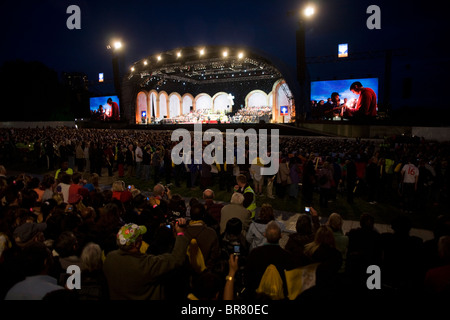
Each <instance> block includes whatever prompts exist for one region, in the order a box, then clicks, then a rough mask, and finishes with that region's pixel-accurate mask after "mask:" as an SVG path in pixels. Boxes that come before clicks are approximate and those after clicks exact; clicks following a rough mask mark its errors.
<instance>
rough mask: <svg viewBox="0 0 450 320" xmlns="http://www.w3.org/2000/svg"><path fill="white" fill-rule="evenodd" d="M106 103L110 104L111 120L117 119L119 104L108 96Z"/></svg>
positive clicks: (118, 116)
mask: <svg viewBox="0 0 450 320" xmlns="http://www.w3.org/2000/svg"><path fill="white" fill-rule="evenodd" d="M106 103H107V104H108V105H110V106H111V116H110V119H111V120H119V119H120V114H119V105H118V104H117V103H116V102H114V101H112V99H111V98H108V100H107V102H106Z"/></svg>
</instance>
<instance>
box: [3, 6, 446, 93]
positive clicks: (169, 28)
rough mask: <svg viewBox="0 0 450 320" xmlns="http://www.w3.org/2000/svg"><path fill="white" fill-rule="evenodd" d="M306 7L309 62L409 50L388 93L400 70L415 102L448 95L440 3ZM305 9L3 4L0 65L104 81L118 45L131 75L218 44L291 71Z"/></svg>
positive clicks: (368, 69) (369, 64) (369, 65)
mask: <svg viewBox="0 0 450 320" xmlns="http://www.w3.org/2000/svg"><path fill="white" fill-rule="evenodd" d="M312 2H313V3H315V5H316V14H315V16H314V17H313V18H312V19H311V20H308V21H307V22H306V56H307V57H317V56H331V55H337V45H338V44H339V43H348V44H349V52H350V54H352V53H353V52H370V51H383V50H387V49H400V48H408V49H410V50H411V51H410V52H412V53H411V54H409V56H408V57H407V58H408V59H409V60H408V62H405V63H404V65H403V64H402V63H403V60H402V58H401V57H400V58H398V59H400V60H399V61H400V62H399V61H398V59H397V60H394V63H393V67H392V72H393V86H394V88H395V86H396V84H395V81H396V78H395V77H396V76H399V75H400V74H401V73H402V72H403V73H405V74H406V76H410V77H414V78H416V77H417V79H418V80H417V81H416V82H414V85H415V86H416V87H417V86H419V87H420V89H423V90H424V91H423V93H422V94H421V97H423V96H428V95H429V94H432V93H433V92H434V96H436V95H437V92H436V85H437V88H438V89H444V88H445V86H444V83H445V82H446V81H447V82H448V78H446V76H445V74H447V71H445V70H448V69H449V58H448V54H447V53H446V52H445V50H444V49H443V48H444V47H445V46H446V43H445V42H446V39H447V38H448V31H449V30H450V28H449V20H450V19H448V18H447V17H446V15H445V14H446V13H445V10H443V9H442V8H440V5H438V4H436V3H433V6H431V5H430V4H429V3H426V2H422V3H421V4H420V5H416V4H413V2H410V1H404V0H402V1H392V0H391V1H375V0H374V1H365V0H363V1H357V0H333V1H331V0H329V1H325V0H321V1H312ZM301 4H302V1H299V0H296V1H293V0H277V1H275V0H272V1H246V0H239V1H235V0H228V1H222V0H219V1H216V0H214V1H211V0H210V1H203V0H201V1H198V0H193V1H140V0H130V1H64V0H57V1H56V0H53V1H10V0H5V1H2V2H1V4H0V17H1V18H0V27H1V30H2V46H1V48H2V49H1V50H0V64H3V63H4V62H5V61H9V60H15V59H23V60H25V61H32V60H37V61H41V62H43V63H44V64H45V65H47V66H48V67H50V68H52V69H54V70H55V71H57V72H58V74H61V72H64V71H66V72H84V73H86V74H87V75H88V77H89V79H90V80H91V81H95V80H96V79H97V77H98V73H99V72H103V73H104V74H105V79H106V80H108V79H111V78H112V65H111V52H110V51H109V50H107V49H106V46H107V45H108V44H109V43H110V42H111V41H112V40H113V39H119V40H121V41H122V42H123V43H124V48H123V50H124V51H123V54H124V58H125V64H124V65H125V66H126V67H127V68H128V66H130V65H131V64H132V63H133V62H135V61H137V60H140V59H142V58H144V57H145V56H148V55H152V54H156V53H158V52H162V51H165V50H171V49H174V48H178V47H183V46H196V45H222V44H223V45H243V46H246V47H250V48H256V49H258V50H260V51H262V52H265V53H266V54H267V56H268V57H273V58H274V59H275V60H280V61H282V63H284V64H285V65H287V66H288V68H291V69H292V70H295V68H296V44H295V31H296V29H297V19H298V14H297V13H296V14H289V12H298V11H299V9H300V8H301ZM69 5H77V6H79V8H80V10H81V30H69V29H68V28H67V27H66V21H67V19H68V18H69V17H70V14H68V13H66V10H67V7H68V6H69ZM369 5H378V6H379V7H380V9H381V29H380V30H369V29H368V28H367V26H366V20H367V19H368V18H369V16H370V14H368V13H366V10H367V7H368V6H369ZM394 59H396V58H395V56H394ZM383 63H384V62H383V60H381V61H378V60H377V61H370V60H364V61H356V62H354V63H353V65H352V66H350V67H348V66H346V65H345V64H340V65H330V64H311V65H309V66H308V68H309V73H310V77H311V79H312V80H323V79H340V78H348V77H354V78H358V77H366V76H377V77H383V74H382V73H380V72H379V70H382V69H383V68H384V67H383ZM411 66H412V67H411ZM411 68H413V69H412V70H411ZM350 69H351V71H350ZM424 78H425V80H424ZM399 79H400V80H401V77H400V78H399ZM428 79H432V81H431V84H433V85H434V87H433V88H429V89H427V88H424V87H423V85H422V83H428V84H430V80H428ZM400 80H399V81H400ZM421 81H422V82H421ZM381 82H382V81H381ZM414 89H417V88H414ZM427 90H428V91H427ZM439 99H440V98H439Z"/></svg>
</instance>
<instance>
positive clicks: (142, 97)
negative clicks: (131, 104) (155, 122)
mask: <svg viewBox="0 0 450 320" xmlns="http://www.w3.org/2000/svg"><path fill="white" fill-rule="evenodd" d="M142 112H145V113H146V114H147V117H148V116H149V115H148V92H147V91H145V90H142V91H140V92H139V93H138V94H137V96H136V123H143V122H142Z"/></svg>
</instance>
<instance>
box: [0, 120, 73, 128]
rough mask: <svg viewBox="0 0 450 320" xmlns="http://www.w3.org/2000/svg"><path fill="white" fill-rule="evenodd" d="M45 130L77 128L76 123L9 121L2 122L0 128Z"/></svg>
mask: <svg viewBox="0 0 450 320" xmlns="http://www.w3.org/2000/svg"><path fill="white" fill-rule="evenodd" d="M36 127H38V128H43V127H75V121H48V122H46V121H36V122H26V121H9V122H8V121H7V122H0V128H36Z"/></svg>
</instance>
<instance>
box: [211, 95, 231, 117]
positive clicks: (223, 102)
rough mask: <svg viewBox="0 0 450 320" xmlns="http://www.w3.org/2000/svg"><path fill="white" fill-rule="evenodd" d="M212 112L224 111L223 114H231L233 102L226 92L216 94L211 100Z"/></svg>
mask: <svg viewBox="0 0 450 320" xmlns="http://www.w3.org/2000/svg"><path fill="white" fill-rule="evenodd" d="M212 101H213V111H214V112H221V111H224V112H225V113H229V112H231V110H232V108H233V104H234V101H232V100H231V99H230V96H229V94H228V93H226V92H218V93H216V94H215V95H214V96H213V98H212Z"/></svg>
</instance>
